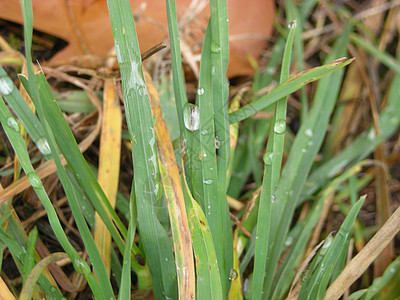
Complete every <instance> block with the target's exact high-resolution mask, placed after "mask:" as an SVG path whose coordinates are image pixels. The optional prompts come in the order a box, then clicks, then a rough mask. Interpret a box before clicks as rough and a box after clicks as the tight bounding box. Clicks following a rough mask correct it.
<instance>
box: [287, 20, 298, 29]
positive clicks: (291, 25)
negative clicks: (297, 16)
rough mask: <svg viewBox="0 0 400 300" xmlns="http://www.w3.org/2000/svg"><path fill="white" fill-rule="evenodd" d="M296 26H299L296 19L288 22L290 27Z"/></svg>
mask: <svg viewBox="0 0 400 300" xmlns="http://www.w3.org/2000/svg"><path fill="white" fill-rule="evenodd" d="M296 26H297V22H296V20H293V22H292V23H289V24H288V28H289V29H292V28H296Z"/></svg>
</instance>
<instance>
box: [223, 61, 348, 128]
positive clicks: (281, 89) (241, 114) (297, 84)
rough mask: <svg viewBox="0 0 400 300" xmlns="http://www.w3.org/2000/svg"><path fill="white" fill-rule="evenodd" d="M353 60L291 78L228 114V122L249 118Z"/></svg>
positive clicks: (337, 62)
mask: <svg viewBox="0 0 400 300" xmlns="http://www.w3.org/2000/svg"><path fill="white" fill-rule="evenodd" d="M353 60H354V59H347V58H340V59H337V60H335V61H332V62H330V63H327V64H325V65H322V66H320V67H316V68H313V69H311V70H307V71H304V72H302V73H299V74H297V75H295V76H292V77H290V78H289V79H288V80H287V81H285V82H284V83H281V84H280V85H278V86H277V87H276V88H274V89H273V90H272V91H271V92H270V93H269V94H267V95H265V96H263V97H261V98H259V99H258V100H256V101H253V102H251V103H250V104H248V105H246V106H244V107H242V108H241V109H239V110H237V111H235V112H233V113H231V114H229V122H230V123H231V124H232V123H235V122H239V121H241V120H244V119H246V118H248V117H250V116H251V115H252V114H254V113H256V112H257V111H259V110H261V109H263V108H265V107H267V106H269V105H271V104H273V103H275V102H276V101H278V100H279V99H281V98H283V97H286V96H287V95H289V94H291V93H293V92H295V91H297V90H298V89H300V88H302V87H303V86H305V85H306V84H307V83H310V82H313V81H316V80H318V79H321V78H323V77H325V76H327V75H329V74H331V73H332V72H335V71H337V70H339V69H341V68H343V67H345V66H347V65H348V64H349V63H351V62H352V61H353Z"/></svg>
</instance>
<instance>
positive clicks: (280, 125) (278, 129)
mask: <svg viewBox="0 0 400 300" xmlns="http://www.w3.org/2000/svg"><path fill="white" fill-rule="evenodd" d="M285 130H286V122H285V120H276V122H275V125H274V131H275V133H277V134H282V133H284V132H285Z"/></svg>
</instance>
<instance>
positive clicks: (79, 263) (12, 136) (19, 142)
mask: <svg viewBox="0 0 400 300" xmlns="http://www.w3.org/2000/svg"><path fill="white" fill-rule="evenodd" d="M28 8H29V6H28ZM0 121H1V124H2V126H3V129H4V131H5V132H6V135H7V137H8V139H9V141H10V142H11V145H12V147H13V149H14V151H15V153H16V154H17V156H18V159H19V161H20V163H21V166H22V168H23V169H24V171H25V174H27V177H28V179H29V182H30V183H31V185H32V187H33V189H34V190H35V192H36V194H37V195H38V197H39V199H40V201H41V202H42V204H43V206H44V208H45V209H46V212H47V215H48V218H49V222H50V226H51V228H52V229H53V231H54V233H55V235H56V237H57V239H58V240H59V242H60V244H61V246H62V247H63V249H64V250H65V251H66V252H67V253H68V256H69V257H70V258H71V260H72V262H73V264H74V267H75V269H76V271H77V272H79V273H81V274H83V275H84V276H85V277H86V279H87V280H88V283H89V285H90V286H91V288H92V290H93V292H94V294H95V295H96V297H104V294H103V292H102V289H101V287H100V285H99V284H98V282H97V280H96V279H95V277H94V276H93V274H92V273H91V271H90V267H89V266H88V264H87V263H86V261H84V260H83V259H81V258H80V257H79V255H78V253H77V252H76V250H75V249H74V248H73V247H72V245H71V244H70V242H69V241H68V238H67V236H66V235H65V233H64V230H63V228H62V226H61V224H60V221H59V220H58V218H57V213H56V211H55V209H54V207H53V205H52V203H51V201H50V199H49V197H48V196H47V194H46V191H45V190H44V187H43V184H42V182H41V180H40V178H39V176H38V175H37V174H36V172H35V170H34V169H33V166H32V164H31V162H30V160H29V155H28V151H27V150H26V147H25V142H24V140H23V139H22V136H21V135H20V133H19V126H18V123H17V121H16V120H15V119H14V117H12V116H11V114H10V112H9V111H8V110H7V108H6V106H5V104H4V102H3V101H0ZM15 124H16V126H15Z"/></svg>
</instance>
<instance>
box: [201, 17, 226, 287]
mask: <svg viewBox="0 0 400 300" xmlns="http://www.w3.org/2000/svg"><path fill="white" fill-rule="evenodd" d="M212 47H213V46H212V36H211V22H209V24H208V27H207V30H206V33H205V37H204V42H203V50H202V53H201V63H200V76H199V84H198V89H197V97H196V99H197V101H196V103H198V106H199V112H200V125H199V130H198V132H199V134H198V138H199V139H198V143H199V150H200V151H199V152H198V151H196V150H195V149H196V148H194V152H193V155H196V154H197V155H198V156H199V159H200V162H201V175H202V176H201V178H202V183H201V188H202V190H203V200H202V201H201V202H200V203H203V210H204V213H205V215H206V218H207V221H208V224H209V226H210V230H211V234H212V237H213V240H214V241H226V240H227V238H228V237H226V234H227V228H226V227H225V224H226V212H227V210H226V209H227V206H226V205H227V204H226V196H225V192H224V193H223V196H222V195H221V194H220V193H219V184H220V183H219V177H218V170H217V157H216V151H215V123H214V120H215V119H214V105H213V87H212V79H211V76H210V74H211V69H212V66H211V59H210V58H211V54H212ZM196 144H197V141H194V147H196ZM228 145H229V143H228ZM197 172H198V170H197ZM195 176H196V175H195ZM197 176H198V175H197ZM224 176H225V180H226V172H225V173H224ZM194 198H195V199H196V197H194ZM231 234H232V233H231ZM228 239H229V238H228ZM231 239H232V238H231ZM230 245H232V244H230ZM214 246H215V252H216V254H217V261H218V266H219V272H220V276H221V284H222V285H223V292H224V294H227V293H228V287H227V280H226V279H227V276H228V274H229V273H228V272H229V271H227V270H226V268H227V267H228V266H230V265H231V264H232V262H229V261H227V259H229V256H228V257H226V256H225V253H232V251H233V250H232V249H231V247H232V246H230V248H229V249H227V248H226V247H227V245H226V243H224V242H217V243H214ZM230 257H232V256H231V255H230Z"/></svg>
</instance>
